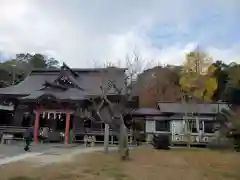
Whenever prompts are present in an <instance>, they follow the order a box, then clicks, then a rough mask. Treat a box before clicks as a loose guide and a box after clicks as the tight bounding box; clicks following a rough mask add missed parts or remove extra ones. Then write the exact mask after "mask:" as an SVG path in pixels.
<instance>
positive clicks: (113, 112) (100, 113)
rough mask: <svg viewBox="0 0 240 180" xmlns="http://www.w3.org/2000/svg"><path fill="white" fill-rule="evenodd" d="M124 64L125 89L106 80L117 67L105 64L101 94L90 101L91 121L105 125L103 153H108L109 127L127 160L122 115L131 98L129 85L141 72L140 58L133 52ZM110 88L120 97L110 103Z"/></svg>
mask: <svg viewBox="0 0 240 180" xmlns="http://www.w3.org/2000/svg"><path fill="white" fill-rule="evenodd" d="M125 63H126V66H127V70H126V73H125V78H124V81H125V86H126V89H125V88H123V87H121V88H119V87H117V85H116V82H115V81H114V80H110V79H109V78H106V77H111V76H112V74H113V73H114V71H115V70H116V69H115V67H117V66H115V65H114V63H112V62H106V63H105V64H104V67H105V69H104V70H103V71H105V72H102V73H101V80H102V83H101V84H102V85H101V87H100V88H101V91H102V94H101V95H100V96H97V97H95V98H92V99H91V103H92V106H91V108H92V117H93V118H92V119H94V120H98V121H102V122H104V123H105V138H104V151H105V152H107V151H108V144H109V143H108V141H109V139H108V137H109V126H110V127H111V128H112V130H113V131H114V132H115V133H116V134H117V137H118V140H119V152H120V155H121V159H122V160H126V159H128V158H129V145H128V129H127V127H126V125H125V123H124V119H123V115H124V113H125V112H126V104H127V101H128V100H129V98H131V95H130V91H131V88H132V86H131V83H132V82H133V81H134V79H135V78H136V76H137V74H138V73H140V72H141V70H142V68H141V62H140V56H139V55H138V54H137V53H135V52H134V53H133V56H127V57H126V62H125ZM106 70H107V72H106ZM111 71H112V72H111ZM106 73H107V76H106ZM106 81H107V82H106ZM104 84H108V85H107V87H104ZM112 88H113V89H114V90H115V92H116V95H119V96H118V97H120V99H118V101H117V102H113V101H111V100H110V99H109V97H108V96H107V94H108V92H109V90H110V89H112Z"/></svg>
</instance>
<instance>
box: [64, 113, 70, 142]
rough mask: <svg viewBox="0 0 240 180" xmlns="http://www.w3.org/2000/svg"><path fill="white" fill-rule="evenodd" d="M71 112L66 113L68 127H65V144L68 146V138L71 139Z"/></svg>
mask: <svg viewBox="0 0 240 180" xmlns="http://www.w3.org/2000/svg"><path fill="white" fill-rule="evenodd" d="M70 116H71V114H70V112H69V111H67V112H66V125H65V136H64V144H65V145H68V139H69V138H68V137H69V128H70Z"/></svg>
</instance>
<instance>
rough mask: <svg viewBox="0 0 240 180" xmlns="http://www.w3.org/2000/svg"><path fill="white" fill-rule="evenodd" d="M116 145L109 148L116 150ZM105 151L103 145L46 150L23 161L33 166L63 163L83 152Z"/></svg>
mask: <svg viewBox="0 0 240 180" xmlns="http://www.w3.org/2000/svg"><path fill="white" fill-rule="evenodd" d="M116 149H117V148H116V147H110V148H109V150H110V151H111V150H116ZM98 151H103V147H92V148H82V147H81V148H75V149H74V150H66V151H64V152H46V153H42V154H38V155H36V156H33V157H27V158H25V159H24V160H23V161H24V163H28V164H29V165H31V166H35V167H36V166H37V167H40V166H45V165H49V164H52V163H61V162H69V161H72V160H74V156H76V155H79V154H83V153H91V152H98Z"/></svg>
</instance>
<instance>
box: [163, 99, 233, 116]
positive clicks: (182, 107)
mask: <svg viewBox="0 0 240 180" xmlns="http://www.w3.org/2000/svg"><path fill="white" fill-rule="evenodd" d="M158 108H159V110H160V111H161V112H162V113H180V114H181V113H185V112H193V113H201V114H216V113H218V112H220V111H221V109H223V108H225V109H226V108H228V106H227V104H223V103H201V104H200V103H190V104H182V103H164V102H160V103H158Z"/></svg>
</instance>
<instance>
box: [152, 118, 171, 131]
mask: <svg viewBox="0 0 240 180" xmlns="http://www.w3.org/2000/svg"><path fill="white" fill-rule="evenodd" d="M155 122H156V131H170V122H169V121H168V120H163V121H155Z"/></svg>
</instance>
